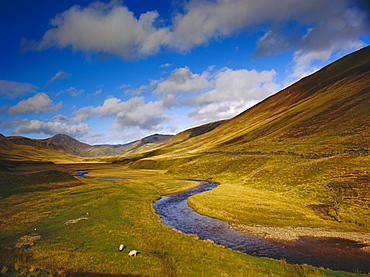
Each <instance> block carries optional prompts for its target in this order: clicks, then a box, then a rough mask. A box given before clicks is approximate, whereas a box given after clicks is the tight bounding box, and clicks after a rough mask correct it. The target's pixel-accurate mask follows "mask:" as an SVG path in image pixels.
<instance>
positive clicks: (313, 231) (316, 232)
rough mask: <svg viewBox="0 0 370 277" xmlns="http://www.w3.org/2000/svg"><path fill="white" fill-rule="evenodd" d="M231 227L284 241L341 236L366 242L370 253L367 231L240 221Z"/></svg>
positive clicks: (369, 235)
mask: <svg viewBox="0 0 370 277" xmlns="http://www.w3.org/2000/svg"><path fill="white" fill-rule="evenodd" d="M231 229H234V230H238V231H241V232H244V233H247V234H250V235H254V236H260V237H264V238H268V239H275V240H284V241H296V240H298V239H299V238H300V237H315V238H318V237H322V238H341V239H347V240H353V241H356V242H358V243H361V244H366V245H367V246H365V247H362V248H361V249H362V250H363V251H366V252H368V253H370V233H365V232H349V231H342V230H335V229H326V228H311V227H290V226H287V227H270V226H261V225H244V224H240V223H232V224H231Z"/></svg>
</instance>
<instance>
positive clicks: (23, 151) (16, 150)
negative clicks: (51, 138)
mask: <svg viewBox="0 0 370 277" xmlns="http://www.w3.org/2000/svg"><path fill="white" fill-rule="evenodd" d="M0 161H38V162H57V163H58V162H79V161H81V159H80V157H78V156H76V155H73V154H70V153H67V152H66V151H64V150H63V149H61V148H60V147H58V146H57V145H55V144H53V143H48V142H45V141H41V140H37V139H30V138H25V137H19V136H11V137H4V136H0Z"/></svg>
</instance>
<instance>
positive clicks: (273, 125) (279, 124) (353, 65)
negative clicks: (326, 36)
mask: <svg viewBox="0 0 370 277" xmlns="http://www.w3.org/2000/svg"><path fill="white" fill-rule="evenodd" d="M369 117H370V47H367V48H364V49H362V50H360V51H358V52H356V53H353V54H350V55H348V56H346V57H344V58H342V59H340V60H338V61H337V62H335V63H333V64H331V65H329V66H327V67H325V68H323V69H321V70H319V71H318V72H316V73H314V74H312V75H311V76H308V77H305V78H303V79H302V80H300V81H299V82H297V83H295V84H293V85H291V86H290V87H288V88H286V89H284V90H282V91H280V92H278V93H276V94H275V95H273V96H271V97H269V98H267V99H265V100H264V101H262V102H260V103H259V104H257V105H256V106H254V107H252V108H250V109H248V110H246V111H245V112H243V113H242V114H240V115H238V116H236V117H234V118H232V119H230V120H227V121H226V122H225V123H224V124H222V125H220V126H218V127H217V128H215V129H214V130H212V131H210V132H207V133H206V134H204V135H202V136H197V137H195V138H191V137H189V139H187V140H186V141H182V140H179V145H178V149H179V150H180V151H182V152H184V149H186V151H189V152H204V151H231V152H240V151H267V152H269V151H294V152H298V153H336V152H344V151H345V150H350V149H357V150H358V149H362V148H366V149H369V148H370V128H369V127H370V120H369V119H370V118H369ZM173 139H175V138H173Z"/></svg>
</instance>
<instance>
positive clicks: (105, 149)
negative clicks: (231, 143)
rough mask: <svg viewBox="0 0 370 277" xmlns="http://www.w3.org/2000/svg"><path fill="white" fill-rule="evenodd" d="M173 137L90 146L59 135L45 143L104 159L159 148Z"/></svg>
mask: <svg viewBox="0 0 370 277" xmlns="http://www.w3.org/2000/svg"><path fill="white" fill-rule="evenodd" d="M171 137H172V135H161V134H154V135H150V136H147V137H145V138H142V139H140V140H137V141H133V142H130V143H126V144H116V145H113V144H102V145H89V144H86V143H82V142H80V141H78V140H76V139H74V138H72V137H70V136H67V135H64V134H58V135H55V136H53V137H51V138H48V139H45V141H46V142H49V143H52V144H54V145H57V146H59V147H60V148H61V149H64V150H65V151H67V152H69V153H72V154H74V155H78V156H81V157H102V156H116V155H122V154H123V153H134V152H137V151H140V150H146V149H150V148H153V147H155V146H158V145H159V144H161V143H162V142H164V141H166V140H167V139H169V138H171Z"/></svg>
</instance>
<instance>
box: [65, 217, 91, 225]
mask: <svg viewBox="0 0 370 277" xmlns="http://www.w3.org/2000/svg"><path fill="white" fill-rule="evenodd" d="M81 220H88V218H87V217H80V218H76V219H71V220H67V221H66V222H65V223H64V224H65V225H69V224H75V223H77V222H79V221H81Z"/></svg>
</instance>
